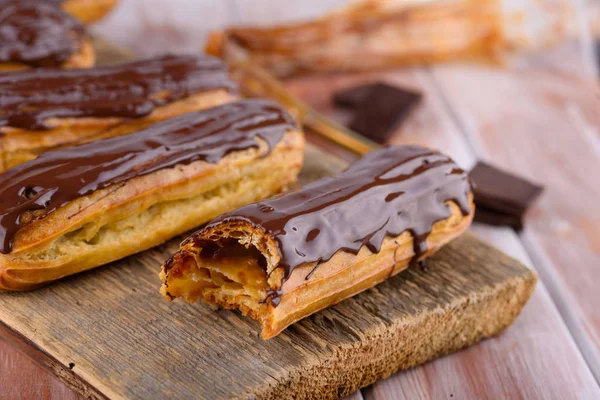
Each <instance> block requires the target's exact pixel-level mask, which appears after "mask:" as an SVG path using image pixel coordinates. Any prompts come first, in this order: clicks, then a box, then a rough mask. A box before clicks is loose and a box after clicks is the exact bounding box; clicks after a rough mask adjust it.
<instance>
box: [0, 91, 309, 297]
mask: <svg viewBox="0 0 600 400" xmlns="http://www.w3.org/2000/svg"><path fill="white" fill-rule="evenodd" d="M303 152H304V136H303V134H302V132H301V131H300V130H298V128H297V127H296V125H295V122H294V120H293V119H292V117H291V116H289V114H287V113H286V111H284V110H283V109H282V108H281V107H280V106H278V105H276V104H275V103H272V102H269V101H264V100H241V101H238V102H233V103H229V104H225V105H221V106H218V107H214V108H211V109H209V110H205V111H196V112H191V113H187V114H184V115H180V116H178V117H174V118H171V119H169V120H166V121H163V122H159V123H157V124H155V125H153V126H151V127H150V128H148V129H146V130H143V131H139V132H136V133H131V134H129V135H124V136H118V137H114V138H109V139H103V140H97V141H94V142H89V143H86V144H83V145H79V146H74V147H68V148H65V149H61V150H56V151H50V152H47V153H44V154H42V155H41V156H40V157H38V158H36V159H34V160H32V161H29V162H26V163H24V164H21V165H18V166H16V167H14V168H11V169H9V170H7V171H5V172H3V173H1V174H0V289H4V290H29V289H34V288H36V287H38V286H41V285H44V284H47V283H49V282H52V281H54V280H56V279H59V278H62V277H64V276H67V275H71V274H74V273H77V272H80V271H84V270H87V269H90V268H94V267H97V266H99V265H102V264H106V263H108V262H110V261H113V260H117V259H119V258H122V257H125V256H128V255H131V254H133V253H136V252H139V251H141V250H145V249H148V248H150V247H152V246H156V245H158V244H160V243H162V242H164V241H166V240H168V239H170V238H172V237H174V236H176V235H179V234H182V233H184V232H185V231H187V230H190V229H192V228H194V227H197V226H198V225H200V224H202V223H205V222H207V221H209V220H210V219H211V218H214V217H215V216H217V215H219V214H221V213H223V212H226V211H230V210H233V209H235V208H236V207H240V206H242V205H244V204H248V203H251V202H253V201H258V200H261V199H264V198H266V197H269V196H271V195H273V194H275V193H278V192H280V191H282V190H284V189H285V188H287V187H288V186H289V185H291V184H293V183H294V182H295V180H296V177H297V174H298V172H299V170H300V168H301V166H302V161H303Z"/></svg>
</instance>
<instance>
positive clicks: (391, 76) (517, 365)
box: [288, 69, 598, 399]
mask: <svg viewBox="0 0 600 400" xmlns="http://www.w3.org/2000/svg"><path fill="white" fill-rule="evenodd" d="M326 79H327V83H326V84H325V83H324V81H323V78H319V77H314V78H311V77H307V78H298V79H295V80H293V81H290V82H288V87H289V88H290V89H291V90H292V91H293V92H295V93H296V94H297V95H299V96H300V97H302V98H303V99H304V100H306V101H307V102H308V103H310V104H311V105H312V106H313V107H315V108H317V109H319V110H320V111H321V112H323V113H325V114H327V115H329V116H330V117H332V118H334V119H336V120H338V121H339V122H342V123H345V122H347V121H348V118H349V114H347V113H345V112H344V111H343V110H340V109H338V108H335V107H333V105H332V103H331V95H332V93H333V92H335V91H336V90H339V89H342V88H348V87H351V86H353V85H357V84H360V83H365V82H369V81H376V80H385V81H386V82H390V83H393V84H397V85H401V86H404V87H409V88H413V89H420V90H422V91H423V92H424V93H425V99H424V103H423V104H422V106H421V107H420V108H419V109H418V110H417V111H416V113H415V114H414V115H412V116H411V118H409V119H408V120H407V121H406V123H405V124H404V125H403V126H402V127H400V129H399V130H398V131H397V132H396V133H395V134H394V136H393V137H392V139H391V142H392V143H404V144H408V143H419V144H428V145H430V146H432V147H436V148H440V149H442V150H443V151H444V152H446V153H448V154H450V155H452V156H453V157H454V158H455V160H457V161H458V162H459V164H462V165H463V166H465V167H470V166H471V165H472V164H473V163H474V162H475V152H474V151H473V146H471V145H470V144H469V143H468V142H467V141H466V140H465V137H464V136H463V134H462V132H461V131H460V129H459V127H458V126H457V124H456V121H455V119H454V117H453V116H452V115H451V113H450V112H449V110H448V104H447V103H446V100H445V99H444V98H443V96H442V95H441V93H440V91H439V89H438V88H437V87H436V85H435V82H434V81H432V79H431V77H430V76H429V74H428V73H426V72H424V71H423V70H418V69H411V70H403V71H394V72H383V73H372V74H360V75H340V76H328V77H327V78H326ZM480 85H481V86H483V84H482V83H480ZM477 233H478V234H480V235H484V236H485V238H486V239H488V240H491V241H492V243H494V244H495V245H498V246H501V248H503V249H504V250H505V251H508V252H509V254H513V255H516V256H518V257H522V256H523V252H522V248H521V247H520V245H519V241H518V238H517V236H516V235H515V234H514V232H512V231H511V230H507V229H498V228H489V229H486V230H485V231H484V230H481V229H479V230H478V231H477ZM525 261H527V263H526V264H528V265H531V263H530V262H529V261H528V260H527V259H525ZM538 286H539V287H538V289H537V290H536V291H535V292H534V295H533V298H532V300H531V302H530V303H529V304H528V305H527V307H526V308H525V311H524V314H525V315H524V316H522V317H520V318H519V319H518V320H517V323H516V324H515V325H514V326H512V327H511V328H510V329H509V330H508V332H507V333H505V334H503V335H501V336H500V337H498V338H494V339H490V340H487V341H485V342H484V343H482V344H479V345H477V346H475V347H473V348H472V349H468V350H466V351H463V352H460V353H458V354H455V355H452V356H448V357H444V358H443V359H440V360H436V361H435V362H432V363H429V364H426V365H424V366H421V367H418V368H415V369H412V370H410V371H409V372H406V373H398V374H396V375H394V376H393V377H391V378H389V379H388V380H386V381H384V382H378V383H377V384H375V385H374V386H373V387H372V388H369V389H368V390H367V391H366V392H365V394H366V396H365V397H366V398H369V397H376V398H381V399H383V398H442V397H445V398H449V397H450V395H455V396H456V397H455V398H472V397H481V396H478V395H481V394H482V393H483V394H485V395H487V396H489V397H492V398H494V397H496V398H497V397H502V396H503V395H504V391H502V390H500V389H501V388H499V387H498V385H502V384H504V385H507V387H508V385H514V384H515V383H519V385H520V386H519V387H517V388H515V390H516V391H519V392H520V393H521V394H531V393H535V394H537V395H538V397H539V396H540V394H541V395H542V397H543V396H548V395H549V394H550V393H561V394H563V395H567V394H569V393H582V394H583V395H588V394H595V393H597V390H598V386H597V385H596V382H595V381H594V379H593V377H592V376H591V374H590V371H589V369H588V367H587V365H586V364H585V362H584V360H583V359H582V358H581V355H580V353H579V350H578V349H577V347H576V346H575V345H574V343H573V341H572V339H571V337H570V335H569V332H568V331H567V330H566V327H565V324H564V322H563V321H562V320H561V319H560V316H559V314H558V313H557V311H556V308H555V307H554V305H553V304H552V301H551V300H550V298H549V297H548V295H547V291H546V289H545V288H544V287H543V285H538ZM531 315H533V317H529V316H531ZM538 315H541V316H545V317H544V318H537V317H536V316H538ZM531 332H540V333H543V337H544V341H545V342H549V343H552V346H548V347H547V350H544V351H540V350H539V347H540V342H539V341H537V340H536V337H535V336H534V335H532V334H531ZM521 341H522V342H523V344H524V345H523V346H521V345H519V344H517V346H518V349H519V350H520V351H521V352H520V353H519V354H515V353H514V352H510V354H511V355H512V356H511V357H510V358H509V357H505V356H506V354H507V353H506V349H507V348H509V349H510V346H509V345H507V343H508V344H511V345H512V344H514V343H515V342H517V343H519V342H521ZM515 348H517V347H515ZM480 349H481V351H479V350H480ZM491 360H493V362H490V361H491ZM557 360H560V361H557ZM557 363H559V365H568V366H569V367H568V368H564V369H563V368H560V369H557V368H556V365H557ZM469 365H471V366H472V367H471V369H467V368H466V367H465V366H469ZM473 365H475V366H476V365H482V366H485V370H486V371H487V372H486V374H477V373H476V372H477V370H478V369H479V368H476V367H473ZM515 376H518V377H519V380H518V382H516V381H515V378H514V377H515ZM547 376H552V382H550V383H549V384H550V385H551V386H552V389H550V387H547V388H544V387H543V386H540V385H539V384H538V383H539V382H546V380H545V379H540V377H547ZM490 378H493V380H494V381H495V382H497V383H498V384H497V385H493V384H490V381H489V379H490ZM552 390H554V391H552ZM482 391H483V392H482ZM460 394H462V395H463V396H460ZM534 398H535V396H534Z"/></svg>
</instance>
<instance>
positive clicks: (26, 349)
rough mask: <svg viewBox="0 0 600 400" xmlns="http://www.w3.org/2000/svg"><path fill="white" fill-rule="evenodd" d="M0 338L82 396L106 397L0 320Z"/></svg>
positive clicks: (95, 399) (98, 398)
mask: <svg viewBox="0 0 600 400" xmlns="http://www.w3.org/2000/svg"><path fill="white" fill-rule="evenodd" d="M0 339H2V340H4V341H6V342H7V343H8V344H9V345H10V346H12V347H13V348H15V349H17V351H20V352H21V353H23V354H25V355H26V356H27V357H29V358H30V359H31V360H32V361H33V362H34V363H36V364H38V365H40V366H41V367H42V368H44V369H46V370H47V371H48V372H50V373H51V374H52V375H54V376H56V377H57V378H58V379H59V380H60V381H61V382H63V383H64V384H65V385H67V386H68V387H69V388H70V389H72V390H73V391H75V392H76V393H77V394H78V395H79V396H81V397H82V398H84V399H93V400H104V399H108V397H107V396H106V395H104V394H103V393H102V392H100V391H99V390H98V389H97V388H95V387H94V386H92V385H91V384H90V383H89V382H87V381H86V380H85V379H84V378H82V377H81V376H79V375H77V374H76V373H75V372H74V371H73V370H72V369H71V368H69V366H68V365H65V364H63V363H61V362H60V361H58V360H57V359H56V358H55V357H53V356H52V355H51V354H49V353H47V352H46V351H44V350H43V349H42V348H41V347H39V346H38V345H37V344H35V343H34V342H33V341H31V340H30V339H28V338H27V337H26V336H25V335H22V334H21V333H19V332H17V331H15V330H14V329H12V328H11V327H10V326H8V325H6V324H5V323H4V322H2V321H0Z"/></svg>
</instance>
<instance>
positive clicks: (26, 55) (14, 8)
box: [0, 0, 85, 67]
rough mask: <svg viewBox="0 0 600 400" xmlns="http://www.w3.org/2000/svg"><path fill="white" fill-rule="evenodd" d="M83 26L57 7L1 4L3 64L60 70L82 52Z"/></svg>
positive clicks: (23, 0) (21, 1) (16, 1)
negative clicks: (75, 54)
mask: <svg viewBox="0 0 600 400" xmlns="http://www.w3.org/2000/svg"><path fill="white" fill-rule="evenodd" d="M84 37H85V31H84V28H83V26H82V25H81V24H80V23H79V22H78V21H77V20H76V19H75V18H73V17H71V16H70V15H68V14H67V13H65V12H64V11H62V10H61V9H60V8H59V7H58V6H56V5H55V4H51V3H48V2H44V1H31V0H9V1H7V0H4V1H0V62H17V63H22V64H26V65H28V66H31V67H58V66H60V65H62V64H63V63H64V62H65V61H66V60H67V59H68V58H69V57H71V55H73V54H74V53H76V52H77V51H78V50H79V44H80V42H81V40H82V39H83V38H84Z"/></svg>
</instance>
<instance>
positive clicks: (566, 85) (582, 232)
mask: <svg viewBox="0 0 600 400" xmlns="http://www.w3.org/2000/svg"><path fill="white" fill-rule="evenodd" d="M433 74H434V77H435V79H436V81H437V82H439V84H440V86H441V88H442V90H443V91H444V93H445V96H447V99H448V101H449V102H452V104H453V105H455V106H456V117H457V118H458V120H459V121H460V124H461V126H463V127H464V129H465V132H466V134H467V135H468V136H469V138H470V140H471V141H472V142H473V143H475V147H476V148H477V150H478V153H479V155H480V156H481V157H484V158H486V159H488V160H490V161H492V162H494V163H496V164H498V165H500V166H502V167H504V168H506V169H507V170H512V171H515V172H517V173H519V174H521V175H524V176H526V177H528V178H530V179H532V180H534V181H537V182H540V183H542V184H544V185H545V186H546V190H545V193H544V194H543V196H542V197H541V199H540V200H539V201H538V202H537V204H536V205H535V207H533V209H532V210H531V212H530V213H529V218H528V221H527V226H526V229H525V230H524V232H523V234H522V238H523V239H524V243H525V245H526V248H527V250H528V252H529V253H530V254H531V256H532V257H533V258H534V259H535V261H536V266H537V268H538V271H539V272H540V275H541V277H542V279H543V281H544V283H545V285H546V286H547V287H548V290H549V292H550V294H551V295H552V298H553V300H554V301H555V302H556V304H557V306H558V308H559V310H560V311H561V314H562V315H563V318H564V319H565V321H566V322H567V324H568V326H569V329H570V330H571V332H572V334H573V335H574V337H575V339H576V340H577V343H578V345H579V347H580V348H581V350H582V352H583V354H584V356H585V358H586V361H587V362H588V364H589V366H590V368H591V369H592V371H593V372H594V374H595V376H596V379H599V380H600V309H599V308H598V306H597V305H598V304H600V293H599V292H598V286H597V282H598V281H600V269H598V268H597V266H598V265H600V242H599V241H598V238H599V237H600V235H599V234H598V226H599V224H600V210H599V209H598V198H600V179H597V176H596V175H597V174H596V173H595V172H594V171H600V133H599V130H598V129H599V127H600V115H599V114H598V112H597V110H598V108H599V107H600V100H599V89H598V85H597V81H586V80H583V79H580V78H578V77H573V76H560V75H556V74H549V73H543V72H540V71H520V72H519V73H514V74H512V75H509V74H507V73H505V72H504V71H501V70H492V69H482V68H469V67H462V68H460V69H459V68H455V67H436V68H435V69H433ZM483 85H485V88H486V90H481V87H483ZM506 99H510V101H506ZM515 143H518V151H517V149H516V148H515Z"/></svg>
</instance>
